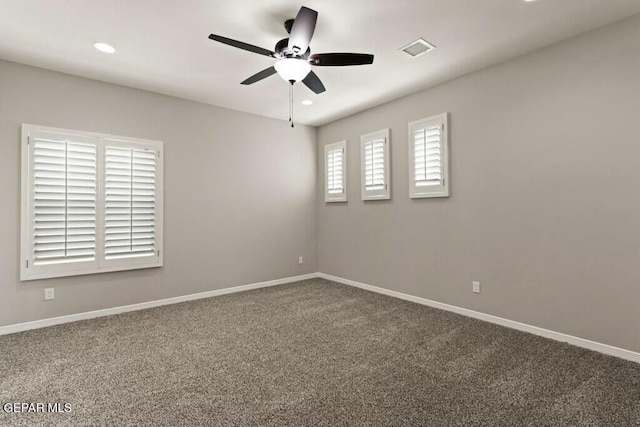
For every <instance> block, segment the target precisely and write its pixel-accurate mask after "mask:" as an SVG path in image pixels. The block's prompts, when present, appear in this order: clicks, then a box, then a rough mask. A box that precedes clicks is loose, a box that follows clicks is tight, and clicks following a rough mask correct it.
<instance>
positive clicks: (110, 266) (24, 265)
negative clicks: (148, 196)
mask: <svg viewBox="0 0 640 427" xmlns="http://www.w3.org/2000/svg"><path fill="white" fill-rule="evenodd" d="M42 133H54V134H58V135H64V134H66V135H70V136H73V137H74V138H80V139H89V140H95V143H96V214H95V223H96V232H95V244H96V251H95V255H96V256H95V260H93V261H78V262H68V263H64V262H63V263H59V264H51V265H40V266H37V265H34V262H33V244H34V242H33V237H32V224H33V215H34V212H33V209H34V206H33V203H32V200H33V185H32V179H31V177H32V176H33V173H34V168H33V156H32V155H31V153H32V147H31V143H30V141H31V139H32V138H33V136H34V135H37V134H42ZM106 140H116V141H119V142H123V143H126V144H129V146H131V147H146V148H147V149H152V150H154V151H156V152H157V157H156V180H155V185H156V196H155V197H156V201H155V206H156V211H155V212H154V213H155V227H154V239H155V242H154V243H155V249H156V254H155V255H154V256H148V257H131V258H122V259H118V260H107V259H106V258H105V248H104V241H105V231H106V227H105V223H104V221H105V218H104V213H105V197H104V184H105V174H104V169H105V167H104V165H105V163H104V162H105V154H104V153H105V150H106V146H105V141H106ZM163 151H164V143H163V142H162V141H155V140H150V139H141V138H132V137H126V136H117V135H112V134H105V133H97V132H88V131H80V130H73V129H63V128H55V127H49V126H40V125H33V124H26V123H23V124H22V129H21V161H20V166H21V189H20V190H21V191H20V198H21V211H20V281H29V280H39V279H48V278H54V277H70V276H79V275H85V274H97V273H106V272H111V271H123V270H137V269H142V268H154V267H162V266H163V264H164V254H163V228H164V224H163V210H164V194H163V193H164V164H163V163H164V162H163V160H164V155H163ZM112 261H118V262H112Z"/></svg>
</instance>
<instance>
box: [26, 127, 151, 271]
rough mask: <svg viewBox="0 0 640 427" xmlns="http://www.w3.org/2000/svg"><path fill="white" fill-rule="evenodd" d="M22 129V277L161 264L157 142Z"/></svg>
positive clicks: (62, 130) (49, 130)
mask: <svg viewBox="0 0 640 427" xmlns="http://www.w3.org/2000/svg"><path fill="white" fill-rule="evenodd" d="M22 134H23V137H22V218H21V220H22V230H21V254H22V255H21V263H22V265H21V271H20V279H21V280H33V279H44V278H49V277H63V276H74V275H79V274H91V273H100V272H106V271H116V270H128V269H137V268H147V267H159V266H161V265H162V254H161V249H162V180H163V178H162V163H161V160H160V159H161V153H162V142H159V141H148V140H140V139H133V138H114V137H113V136H107V135H102V134H97V133H91V132H82V131H73V130H64V129H55V128H47V127H43V126H33V125H23V127H22Z"/></svg>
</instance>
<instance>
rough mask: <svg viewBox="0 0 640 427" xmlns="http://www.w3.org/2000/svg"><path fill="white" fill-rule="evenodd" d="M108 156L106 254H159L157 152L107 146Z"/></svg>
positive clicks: (110, 256) (117, 256) (122, 255)
mask: <svg viewBox="0 0 640 427" xmlns="http://www.w3.org/2000/svg"><path fill="white" fill-rule="evenodd" d="M107 144H109V142H108V141H107ZM105 156H106V160H105V177H106V178H105V238H104V241H105V257H106V259H117V258H127V257H141V256H155V255H156V245H155V243H156V242H155V236H156V232H155V231H156V156H157V154H156V152H155V151H151V150H149V149H139V148H133V147H122V146H110V145H106V147H105Z"/></svg>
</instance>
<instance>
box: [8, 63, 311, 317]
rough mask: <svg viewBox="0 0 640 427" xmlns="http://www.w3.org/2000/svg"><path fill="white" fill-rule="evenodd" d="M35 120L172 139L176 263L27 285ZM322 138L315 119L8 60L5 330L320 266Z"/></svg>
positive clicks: (170, 232) (168, 247)
mask: <svg viewBox="0 0 640 427" xmlns="http://www.w3.org/2000/svg"><path fill="white" fill-rule="evenodd" d="M23 122H24V123H33V124H40V125H46V126H54V127H63V128H71V129H79V130H87V131H95V132H105V133H114V134H118V135H126V136H133V137H140V138H149V139H158V140H162V141H164V143H165V146H164V150H165V151H164V152H165V156H164V157H165V158H164V162H165V206H164V209H165V210H164V226H165V228H164V251H165V252H164V267H162V268H156V269H149V270H137V271H129V272H119V273H104V274H96V275H87V276H78V277H72V278H63V279H50V280H40V281H32V282H19V281H18V277H19V269H18V267H19V266H18V263H19V240H20V236H19V223H20V220H19V210H20V205H19V200H20V154H19V153H20V151H19V148H20V124H21V123H23ZM315 138H316V130H315V128H311V127H306V126H297V127H296V128H295V129H293V130H292V129H291V128H290V127H289V126H288V124H287V123H286V122H282V121H277V120H272V119H266V118H261V117H257V116H253V115H249V114H245V113H240V112H235V111H230V110H226V109H222V108H216V107H211V106H206V105H203V104H198V103H195V102H189V101H183V100H179V99H176V98H171V97H168V96H163V95H157V94H152V93H148V92H143V91H139V90H135V89H130V88H125V87H122V86H116V85H111V84H106V83H101V82H97V81H92V80H87V79H83V78H79V77H73V76H69V75H65V74H59V73H55V72H50V71H45V70H41V69H36V68H31V67H27V66H23V65H18V64H14V63H9V62H5V61H0V194H1V195H2V202H1V204H0V236H1V237H0V238H1V239H2V242H1V244H0V326H2V325H8V324H13V323H19V322H25V321H29V320H35V319H42V318H48V317H53V316H60V315H66V314H71V313H78V312H85V311H89V310H96V309H102V308H107V307H114V306H120V305H125V304H132V303H137V302H143V301H150V300H156V299H161V298H167V297H171V296H178V295H186V294H191V293H195V292H202V291H207V290H213V289H219V288H226V287H231V286H237V285H243V284H248V283H254V282H259V281H264V280H271V279H278V278H283V277H289V276H294V275H298V274H304V273H310V272H314V271H316V270H317V267H316V264H315V260H316V237H315V223H316V221H315V214H316V205H315V190H316V171H315V167H316V166H315V165H316V160H315ZM299 255H302V256H304V258H305V263H304V264H303V265H301V266H299V265H298V256H299ZM45 287H55V290H56V299H55V300H53V301H46V302H45V301H44V300H43V288H45Z"/></svg>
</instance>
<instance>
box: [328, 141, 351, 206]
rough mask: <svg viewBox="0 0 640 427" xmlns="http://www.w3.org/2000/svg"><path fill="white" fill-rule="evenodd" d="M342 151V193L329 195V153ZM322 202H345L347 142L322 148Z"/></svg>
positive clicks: (339, 142) (335, 143)
mask: <svg viewBox="0 0 640 427" xmlns="http://www.w3.org/2000/svg"><path fill="white" fill-rule="evenodd" d="M337 150H342V193H340V194H331V193H329V159H328V157H329V153H330V152H332V151H337ZM324 201H325V202H326V203H333V202H346V201H347V141H346V140H344V141H338V142H334V143H332V144H327V145H325V146H324Z"/></svg>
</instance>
